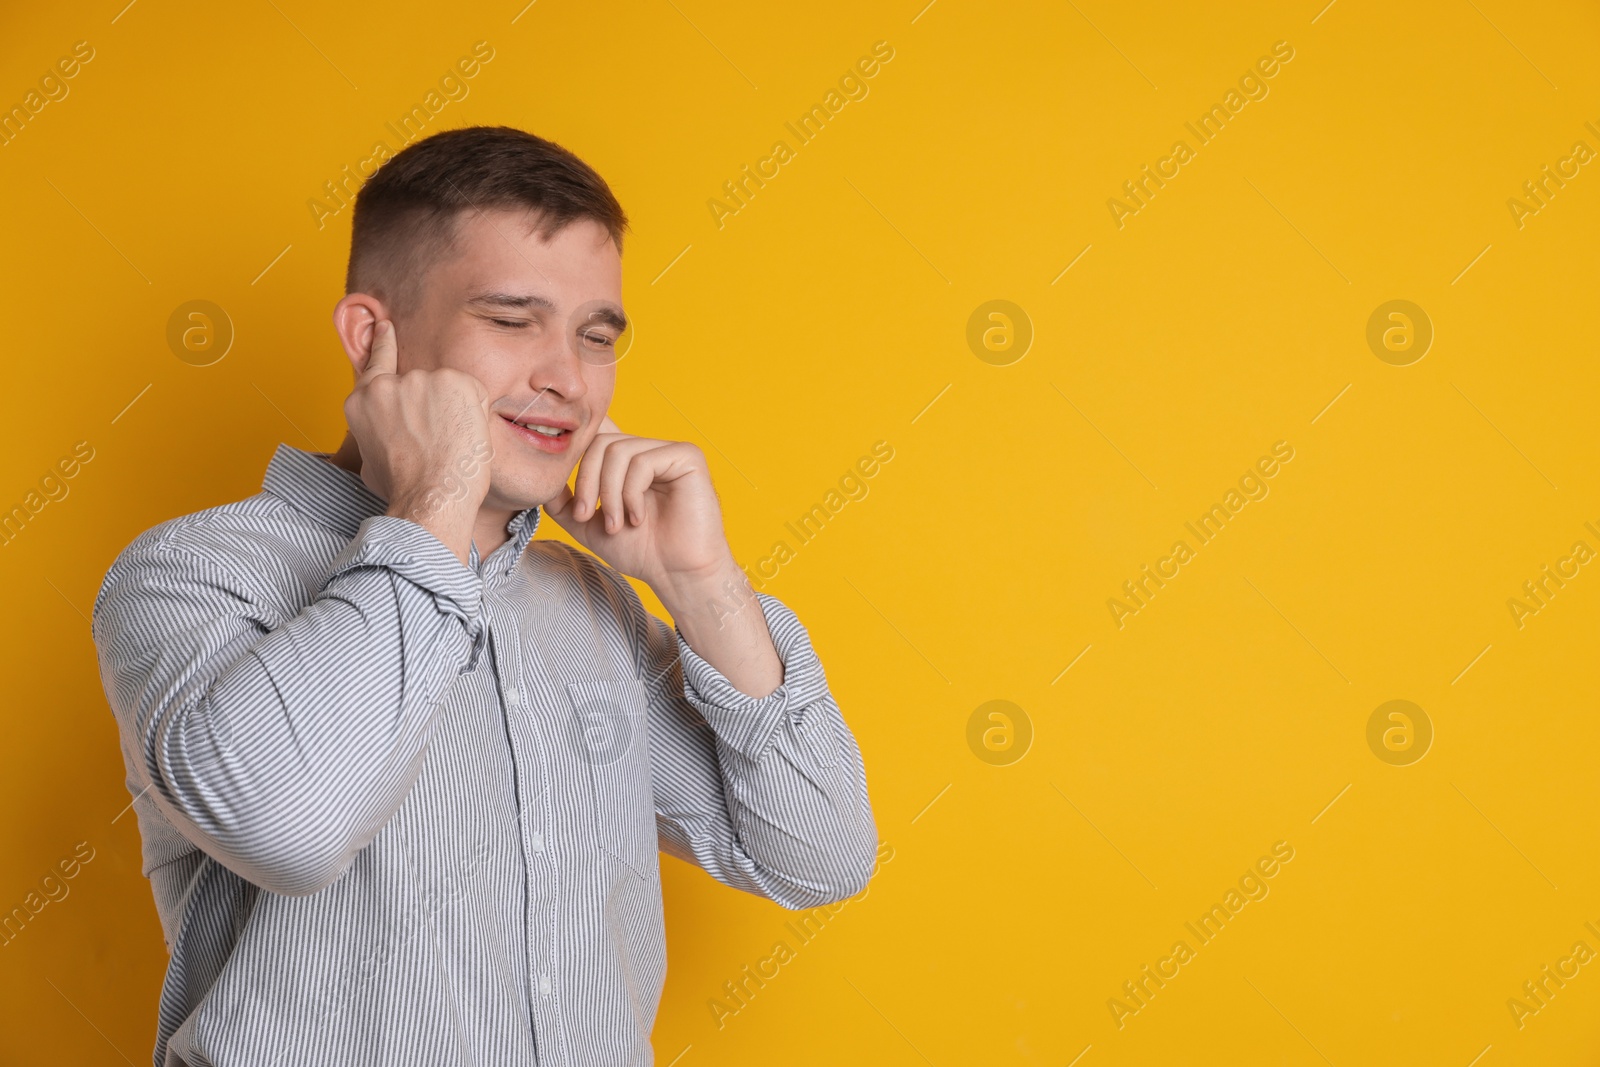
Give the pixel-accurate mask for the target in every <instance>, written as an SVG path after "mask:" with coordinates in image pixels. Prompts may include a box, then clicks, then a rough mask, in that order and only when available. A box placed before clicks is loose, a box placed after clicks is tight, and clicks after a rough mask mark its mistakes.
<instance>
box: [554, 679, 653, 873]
mask: <svg viewBox="0 0 1600 1067" xmlns="http://www.w3.org/2000/svg"><path fill="white" fill-rule="evenodd" d="M567 695H568V697H569V698H570V699H571V702H572V715H571V718H570V719H569V720H568V723H567V730H566V740H567V742H568V744H570V745H571V746H572V748H573V750H574V751H575V752H576V753H577V754H578V759H579V760H580V761H581V762H582V763H584V764H586V765H587V767H588V772H589V781H590V785H591V786H592V788H593V806H592V808H591V810H592V812H593V817H594V830H595V837H596V840H597V841H598V842H599V846H600V850H601V851H602V852H604V853H605V854H606V855H608V856H610V857H612V858H613V859H615V860H617V861H618V862H619V863H621V864H623V865H624V866H626V867H627V868H628V869H629V870H631V871H633V872H634V873H635V874H637V875H638V876H639V877H640V878H643V879H645V880H646V881H652V882H653V881H656V880H658V879H659V878H660V877H661V858H660V856H659V855H658V853H659V849H660V844H659V841H658V839H657V837H656V807H655V790H654V788H653V787H652V785H651V781H650V719H649V702H648V697H647V695H646V693H645V688H644V685H643V684H641V683H640V682H639V681H638V680H637V679H635V678H618V679H615V680H611V681H606V680H601V679H596V680H592V681H585V682H571V683H568V685H567Z"/></svg>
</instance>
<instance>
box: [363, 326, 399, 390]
mask: <svg viewBox="0 0 1600 1067" xmlns="http://www.w3.org/2000/svg"><path fill="white" fill-rule="evenodd" d="M396 363H397V353H396V346H395V339H394V323H393V322H391V321H389V320H388V319H381V320H379V321H378V322H377V323H375V324H374V325H373V327H372V346H371V347H370V348H369V349H368V350H367V362H366V365H365V366H363V367H362V368H361V378H360V380H359V382H358V383H357V384H365V383H366V382H368V381H371V380H372V379H373V378H376V377H377V376H378V375H380V374H393V373H395V367H396Z"/></svg>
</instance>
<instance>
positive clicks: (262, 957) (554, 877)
mask: <svg viewBox="0 0 1600 1067" xmlns="http://www.w3.org/2000/svg"><path fill="white" fill-rule="evenodd" d="M626 225H627V221H626V218H625V216H624V214H623V212H622V209H621V207H620V206H619V205H618V204H617V201H616V199H615V198H614V197H613V196H612V193H611V191H610V189H609V188H608V187H607V185H606V183H605V182H604V181H603V180H602V179H601V178H600V177H599V175H597V174H595V173H594V171H593V170H591V169H590V168H589V167H588V166H587V165H586V164H584V163H583V162H582V161H581V160H579V159H578V158H577V157H576V156H574V155H572V154H571V153H570V152H567V151H566V150H565V149H562V148H561V147H559V146H557V145H554V144H551V143H549V142H547V141H544V140H541V139H539V138H537V137H533V136H531V135H529V134H526V133H523V132H521V131H517V130H511V129H506V128H473V129H462V130H453V131H449V132H446V133H440V134H437V135H435V136H433V137H431V138H428V139H426V140H423V141H419V142H418V143H417V144H415V145H413V146H411V147H409V148H407V149H405V150H404V151H402V152H400V153H399V154H398V155H396V156H395V157H394V158H393V159H392V160H390V161H388V162H386V163H385V164H384V165H383V166H382V167H381V168H380V169H379V170H378V171H377V173H376V174H374V175H373V177H372V178H371V179H370V180H369V181H368V182H367V184H366V185H365V186H364V187H363V188H362V190H361V192H360V194H359V196H358V197H357V200H356V208H355V212H354V222H353V232H352V237H351V250H350V266H349V275H348V278H347V290H348V291H347V295H346V296H345V297H344V299H342V300H340V301H339V303H338V304H337V306H336V307H335V308H334V325H335V326H336V328H337V330H338V334H339V339H340V341H341V342H342V344H343V346H344V349H345V352H346V353H347V354H348V356H349V358H350V360H351V363H352V364H353V365H354V367H355V369H356V372H357V378H356V384H355V388H354V390H353V391H352V392H351V394H350V396H349V398H348V399H347V400H346V401H345V413H346V417H347V420H348V423H349V430H350V432H349V434H348V436H347V437H346V438H345V440H344V443H343V445H342V446H341V447H340V448H339V450H338V451H337V452H336V453H334V454H332V455H326V454H322V453H312V452H306V451H302V450H300V449H296V448H291V447H289V446H288V445H279V446H278V448H277V451H276V453H275V455H274V456H273V457H272V461H271V463H270V465H269V466H268V467H267V471H266V477H265V480H264V483H263V490H262V492H261V493H259V494H257V495H256V496H253V497H251V498H249V499H247V500H244V501H240V502H238V503H235V504H228V505H224V506H222V507H216V508H210V509H208V510H205V511H201V512H197V513H196V514H193V515H188V516H185V517H182V518H178V519H173V520H171V521H169V522H165V523H162V524H161V525H159V526H156V527H155V528H153V529H151V530H149V531H147V532H146V533H144V534H142V535H141V536H140V537H139V538H138V539H137V540H135V541H134V542H133V544H132V545H130V546H129V547H128V548H127V549H126V550H125V551H124V552H123V553H122V554H121V555H120V556H119V557H118V559H117V560H116V562H115V563H114V564H113V566H112V567H111V569H110V571H109V573H108V574H107V575H106V578H105V582H104V584H103V585H102V587H101V590H100V593H99V596H98V597H97V598H96V602H95V610H94V636H95V641H96V643H97V645H98V647H99V650H100V658H101V669H102V674H103V678H104V682H105V688H106V693H107V696H108V697H109V699H110V703H111V706H112V708H113V710H114V711H115V713H116V716H117V721H118V726H119V728H120V732H121V738H122V746H123V756H124V760H125V762H126V765H127V784H128V789H129V792H130V793H131V794H132V795H133V796H134V798H135V799H134V804H133V807H134V810H135V811H136V812H137V813H138V819H139V828H140V832H141V834H142V835H143V839H144V871H145V873H146V875H147V876H148V877H149V878H150V881H151V885H152V888H153V890H154V893H155V898H156V905H157V909H158V911H159V912H160V916H161V923H162V928H163V931H164V933H165V937H166V941H167V945H168V948H169V951H170V953H171V962H170V964H169V966H168V968H167V974H166V981H165V983H164V985H163V989H162V995H161V1006H160V1022H159V1027H158V1035H157V1044H156V1050H155V1062H156V1063H157V1064H162V1063H165V1064H168V1065H172V1064H180V1063H182V1064H207V1065H217V1067H232V1065H235V1064H252V1065H254V1064H262V1065H273V1064H284V1065H288V1064H293V1065H295V1067H306V1065H314V1064H374V1065H378V1064H383V1065H390V1064H419V1065H420V1064H427V1065H436V1064H452V1065H453V1064H485V1065H490V1064H492V1065H513V1064H540V1065H542V1067H554V1065H568V1064H570V1065H574V1067H578V1065H588V1064H607V1065H615V1064H640V1063H650V1062H651V1051H650V1044H649V1038H650V1029H651V1025H652V1022H653V1019H654V1016H655V1011H656V1006H657V1002H658V1000H659V997H660V992H661V984H662V980H663V976H664V972H665V958H664V957H665V944H664V937H663V930H662V916H661V884H660V868H659V855H658V850H660V851H666V852H668V853H670V854H672V855H674V856H677V857H679V858H681V859H684V860H687V861H689V862H691V863H695V864H697V865H699V866H700V867H702V868H704V869H705V870H706V871H707V872H709V873H710V874H711V875H712V876H713V877H715V878H716V879H717V880H719V881H721V882H724V883H725V884H727V885H730V886H734V887H736V888H739V889H743V890H746V891H748V892H751V893H755V894H759V895H761V896H764V897H768V898H770V899H772V900H774V901H777V902H778V903H779V904H781V905H783V906H785V907H789V908H809V907H815V906H818V905H821V904H824V903H828V902H833V901H837V900H840V899H843V898H845V897H848V896H851V895H853V894H856V893H859V892H861V891H862V889H863V887H864V886H865V885H866V882H867V879H868V878H869V876H870V873H871V870H872V867H873V865H874V852H875V849H876V847H877V832H876V829H875V827H874V824H873V821H872V814H871V809H870V807H869V804H868V799H867V793H866V779H865V772H864V769H863V766H862V761H861V754H860V751H859V749H858V747H857V745H856V742H855V740H854V738H853V737H852V735H851V733H850V730H849V728H848V727H847V726H846V725H845V723H844V720H843V719H842V718H841V716H840V713H839V708H838V705H837V704H836V703H835V702H834V700H833V698H832V696H831V694H830V693H829V690H828V685H827V681H826V679H825V677H824V675H823V671H822V667H821V665H820V664H819V663H818V661H817V658H816V655H815V653H814V652H813V650H812V647H811V644H810V641H809V638H808V636H807V633H806V630H805V629H804V627H803V626H802V625H801V624H800V622H799V620H798V619H797V618H796V617H795V615H794V614H793V612H791V611H790V610H789V609H788V608H787V607H785V606H784V605H783V604H782V603H781V602H779V601H778V600H776V599H775V598H773V597H771V596H769V595H766V594H757V593H755V592H754V591H753V590H752V589H751V588H750V586H749V585H748V583H747V582H746V581H745V579H744V577H743V574H742V572H741V571H740V569H739V567H738V566H737V564H736V563H735V562H734V559H733V556H732V553H731V552H730V550H729V548H728V545H727V542H726V540H725V538H724V535H723V530H722V520H721V513H720V510H719V506H718V501H717V496H716V493H715V491H714V490H713V488H712V484H711V478H710V475H709V474H708V472H707V469H706V462H705V457H704V456H703V455H702V454H701V452H700V450H699V449H698V448H696V447H695V446H694V445H691V444H686V443H682V442H669V441H660V440H655V439H651V438H645V437H634V436H630V435H628V434H624V433H621V432H618V431H617V430H616V427H615V426H614V425H612V424H611V423H610V422H609V420H608V419H607V418H606V409H607V407H608V406H609V404H610V402H611V397H612V392H613V389H614V387H615V384H616V360H617V357H616V354H615V352H616V350H615V346H616V342H617V339H618V337H619V336H621V334H622V332H623V331H624V330H625V328H626V325H627V319H626V317H625V315H624V313H623V309H622V300H621V293H622V285H621V279H622V271H621V246H622V235H623V232H624V230H625V228H626ZM574 466H576V468H577V476H576V479H575V481H574V483H573V486H572V487H571V488H570V489H569V488H568V485H567V479H568V478H569V476H571V474H572V471H573V468H574ZM541 506H542V507H543V508H544V512H545V514H547V515H548V516H550V517H551V518H553V519H554V520H555V521H556V522H558V523H560V524H561V526H562V527H563V528H565V529H566V530H568V531H569V532H570V533H571V534H572V536H573V538H574V539H576V540H577V541H578V542H579V543H580V544H582V545H583V546H584V547H585V548H587V549H588V550H589V552H592V553H593V554H594V555H590V554H589V552H580V551H577V550H576V549H573V548H570V547H569V546H566V545H564V544H562V543H560V542H557V541H553V540H548V539H541V540H538V541H532V540H530V539H531V538H532V536H533V534H534V532H535V530H536V528H537V527H538V525H539V519H540V512H539V509H540V507H541ZM596 556H598V557H599V559H598V560H597V559H596V558H595V557H596ZM601 561H604V562H601ZM618 572H621V573H620V574H619V573H618ZM622 575H631V576H633V577H635V578H638V579H640V580H642V581H644V582H646V583H647V584H648V585H649V586H650V587H651V589H653V590H654V591H655V593H656V594H657V595H658V596H659V597H660V599H661V601H662V603H663V604H664V605H665V606H666V608H667V610H668V612H669V613H670V614H671V615H672V617H673V620H674V622H675V624H676V630H675V631H674V629H673V628H671V627H669V626H668V625H667V624H666V623H665V622H663V621H661V620H659V619H656V618H654V617H653V616H651V615H649V614H648V613H646V611H645V610H644V607H643V605H642V604H641V602H640V600H639V597H638V595H637V593H636V592H635V591H634V590H633V588H632V586H630V585H629V583H628V582H627V580H626V579H625V578H624V577H622Z"/></svg>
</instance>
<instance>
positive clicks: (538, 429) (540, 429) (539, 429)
mask: <svg viewBox="0 0 1600 1067" xmlns="http://www.w3.org/2000/svg"><path fill="white" fill-rule="evenodd" d="M517 425H518V426H521V427H522V428H523V429H525V430H532V431H533V432H534V433H537V434H543V435H544V436H545V437H560V436H561V435H562V434H563V433H565V432H566V431H564V430H559V429H556V428H555V427H553V426H541V425H539V424H538V423H533V422H519V423H517Z"/></svg>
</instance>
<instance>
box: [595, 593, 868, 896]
mask: <svg viewBox="0 0 1600 1067" xmlns="http://www.w3.org/2000/svg"><path fill="white" fill-rule="evenodd" d="M608 572H609V569H608ZM610 573H614V572H610ZM614 580H615V581H616V582H618V583H619V584H620V588H621V589H623V590H626V591H625V592H623V593H622V597H621V601H622V603H623V605H624V607H625V610H626V611H627V613H628V615H629V616H630V618H629V620H628V621H629V622H630V624H631V625H632V626H633V628H634V632H635V633H636V634H637V636H638V646H637V647H638V650H639V651H638V655H639V662H638V664H637V666H638V669H639V672H640V673H639V677H640V678H641V679H642V680H644V682H645V687H646V690H647V693H648V696H649V700H650V706H651V713H650V746H651V761H652V778H653V785H654V788H655V796H656V825H657V829H658V831H659V837H660V842H661V848H662V850H663V851H664V852H667V853H668V854H669V855H674V856H677V857H678V858H679V859H683V860H686V861H688V862H691V863H694V864H696V865H698V866H699V867H701V868H703V869H704V870H705V871H706V872H707V873H709V874H710V875H711V876H712V877H714V878H716V879H717V880H718V881H720V882H722V883H724V884H726V885H729V886H732V887H734V888H736V889H742V890H745V891H746V892H750V893H755V894H757V895H759V896H764V897H767V898H769V899H771V900H774V901H776V902H777V903H779V904H781V905H783V906H784V907H787V908H811V907H816V906H818V905H821V904H826V903H832V902H834V901H838V900H842V899H844V898H846V897H849V896H852V895H854V894H856V893H858V892H860V891H861V890H862V888H864V887H865V885H866V884H867V880H868V879H869V878H870V877H871V874H872V870H873V866H874V858H875V853H876V851H877V846H878V832H877V826H876V825H875V823H874V822H873V817H872V807H871V802H870V800H869V799H868V795H867V777H866V767H865V764H864V762H863V760H862V756H861V749H860V747H859V745H858V744H857V743H856V738H855V735H854V734H853V733H852V732H851V730H850V727H849V726H848V725H847V724H846V723H845V720H844V715H843V713H842V712H841V710H840V707H839V704H838V702H837V701H836V700H835V699H834V696H833V693H832V692H831V690H830V689H829V686H828V681H827V677H826V675H825V674H824V673H823V669H822V664H821V662H820V661H819V660H818V658H817V654H816V651H815V649H814V648H813V647H812V644H811V638H810V635H809V634H808V633H807V631H806V628H805V626H804V625H802V624H801V622H800V620H799V618H797V617H796V615H795V613H794V612H793V611H791V610H790V609H789V608H788V607H787V606H786V605H785V604H784V603H783V602H782V601H780V600H778V599H777V598H775V597H772V596H770V595H767V594H764V593H758V594H756V596H757V598H758V601H759V603H760V605H761V610H762V612H763V613H764V614H765V616H766V620H767V627H768V629H769V630H770V631H771V634H772V639H773V644H774V645H775V646H776V648H777V651H778V657H779V659H780V660H781V661H782V663H783V682H782V684H780V685H779V686H778V688H777V689H775V690H774V691H773V692H771V693H769V694H768V695H766V696H764V697H760V698H757V697H752V696H749V695H748V694H745V693H743V692H741V691H740V690H739V689H737V688H736V687H735V686H734V685H733V683H732V682H730V681H729V680H728V679H727V678H726V677H724V676H723V674H722V673H721V672H720V671H718V670H717V669H716V668H715V667H713V666H712V665H711V664H710V663H708V662H707V661H706V660H705V659H704V658H703V657H702V656H700V655H699V653H697V652H695V650H694V649H693V648H691V647H690V646H689V643H688V641H687V640H686V639H685V638H684V636H683V634H682V632H681V631H679V630H677V629H676V628H675V627H672V626H670V625H668V624H667V623H666V622H664V621H663V620H661V619H658V618H656V617H655V616H654V615H651V614H649V613H648V612H647V611H645V609H644V607H643V605H642V603H641V602H640V600H639V598H638V595H637V593H636V592H635V591H634V590H633V588H632V587H631V586H630V585H628V583H627V581H626V580H625V579H622V578H621V577H620V576H617V577H616V578H615V579H614Z"/></svg>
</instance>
